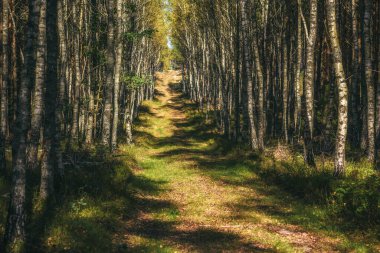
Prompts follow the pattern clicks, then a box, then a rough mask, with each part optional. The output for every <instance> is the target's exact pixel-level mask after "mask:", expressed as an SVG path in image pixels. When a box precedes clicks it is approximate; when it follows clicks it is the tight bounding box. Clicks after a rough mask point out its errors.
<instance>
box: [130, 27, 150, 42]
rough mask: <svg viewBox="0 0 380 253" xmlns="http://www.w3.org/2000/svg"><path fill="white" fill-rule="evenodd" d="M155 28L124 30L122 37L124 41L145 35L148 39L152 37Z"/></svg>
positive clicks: (137, 38)
mask: <svg viewBox="0 0 380 253" xmlns="http://www.w3.org/2000/svg"><path fill="white" fill-rule="evenodd" d="M155 32H156V30H154V29H146V30H144V31H142V32H125V33H124V39H125V40H126V41H135V40H139V39H142V38H144V37H147V38H149V39H151V38H153V35H154V33H155Z"/></svg>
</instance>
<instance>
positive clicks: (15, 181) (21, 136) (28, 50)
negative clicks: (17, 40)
mask: <svg viewBox="0 0 380 253" xmlns="http://www.w3.org/2000/svg"><path fill="white" fill-rule="evenodd" d="M39 7H40V1H38V0H29V17H28V30H27V40H26V45H25V59H24V64H23V68H22V72H21V83H20V87H19V93H18V103H17V113H16V114H17V116H16V123H15V127H14V140H13V152H12V154H13V157H12V159H13V174H12V186H11V199H10V203H9V210H8V218H7V225H6V229H5V240H4V241H5V246H6V248H7V249H8V251H13V252H18V251H19V252H21V251H22V250H23V249H24V242H25V219H26V217H25V186H26V181H25V179H26V178H25V171H26V140H27V134H28V128H29V127H28V126H29V124H30V87H31V84H32V82H33V78H32V77H33V68H34V59H33V58H34V52H35V48H36V46H35V45H36V37H37V34H38V21H39V13H40V10H39Z"/></svg>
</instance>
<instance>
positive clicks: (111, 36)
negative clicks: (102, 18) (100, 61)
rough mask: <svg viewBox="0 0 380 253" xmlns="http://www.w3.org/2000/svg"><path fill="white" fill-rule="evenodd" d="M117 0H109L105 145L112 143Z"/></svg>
mask: <svg viewBox="0 0 380 253" xmlns="http://www.w3.org/2000/svg"><path fill="white" fill-rule="evenodd" d="M114 7H115V1H114V0H109V1H108V34H107V56H106V59H107V62H106V83H105V85H104V106H103V108H104V112H103V127H102V143H103V145H105V146H108V147H109V146H110V145H111V139H110V135H111V116H112V113H111V110H112V87H113V85H114V66H115V52H114V44H115V41H114V40H115V31H114V29H115V25H114V15H113V13H114Z"/></svg>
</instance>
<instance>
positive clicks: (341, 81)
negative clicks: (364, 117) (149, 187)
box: [326, 0, 348, 176]
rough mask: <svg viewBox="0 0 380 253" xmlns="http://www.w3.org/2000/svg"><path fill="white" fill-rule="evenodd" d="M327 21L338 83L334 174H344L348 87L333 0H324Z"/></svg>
mask: <svg viewBox="0 0 380 253" xmlns="http://www.w3.org/2000/svg"><path fill="white" fill-rule="evenodd" d="M326 8H327V23H328V30H329V35H330V36H329V37H330V41H331V49H332V55H333V60H334V70H335V76H336V83H337V85H338V94H339V106H338V130H337V135H336V143H335V160H334V163H335V166H334V175H336V176H339V175H342V174H344V170H345V155H346V138H347V122H348V119H347V116H348V89H347V83H346V74H345V73H344V69H343V59H342V51H341V48H340V41H339V37H338V29H337V23H336V14H335V8H336V4H335V0H326Z"/></svg>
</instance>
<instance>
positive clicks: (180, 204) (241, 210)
mask: <svg viewBox="0 0 380 253" xmlns="http://www.w3.org/2000/svg"><path fill="white" fill-rule="evenodd" d="M179 79H180V77H179V76H178V73H176V72H167V73H161V74H158V81H157V87H156V89H157V90H156V99H155V100H154V101H149V102H146V103H145V104H144V107H143V108H142V112H141V116H140V117H139V122H138V123H137V126H136V129H135V130H136V132H137V134H136V143H135V145H134V146H132V147H126V146H125V147H122V148H121V153H125V154H128V157H133V159H134V160H135V161H134V162H135V163H136V164H137V165H136V166H135V168H133V174H134V176H133V177H134V178H133V179H132V182H131V183H130V184H131V186H130V187H132V188H133V187H134V186H133V185H134V184H135V185H137V184H138V189H139V190H136V191H135V192H134V195H135V200H134V201H133V207H132V209H133V213H134V215H133V216H130V217H129V218H128V219H126V221H125V222H124V223H123V228H122V229H120V230H119V231H118V233H117V235H116V236H115V238H114V240H115V241H118V242H119V243H123V244H124V245H126V247H127V249H128V252H130V251H131V252H222V251H223V252H341V251H350V250H352V249H359V250H360V249H361V248H362V249H363V250H364V251H366V250H365V246H362V245H360V244H357V243H355V242H353V241H351V240H350V239H349V238H347V237H345V236H344V235H343V234H341V233H339V232H334V229H333V228H330V227H329V224H326V222H324V221H323V214H322V213H321V212H320V210H319V209H316V208H315V207H313V206H305V205H304V204H302V203H300V202H298V201H297V200H295V199H293V198H292V197H290V196H289V195H287V194H286V193H284V192H282V191H281V190H279V189H278V188H276V187H274V186H269V185H267V184H265V183H264V182H263V181H261V180H260V179H259V177H258V176H257V175H256V174H255V173H254V172H253V171H252V168H250V167H249V166H248V165H246V163H244V161H240V160H239V158H237V157H239V156H237V155H236V153H234V152H232V153H231V152H225V151H223V149H221V148H220V145H219V144H218V143H217V141H216V140H217V137H216V136H217V134H216V133H214V132H213V131H212V130H210V129H211V128H210V127H208V126H207V125H205V124H204V123H202V122H203V121H201V120H200V119H199V116H197V114H196V113H195V110H193V108H192V105H191V104H190V103H188V102H186V100H184V99H182V98H181V94H180V93H179V92H176V83H177V82H178V81H179Z"/></svg>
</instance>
